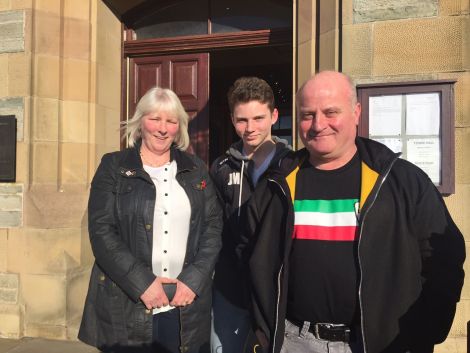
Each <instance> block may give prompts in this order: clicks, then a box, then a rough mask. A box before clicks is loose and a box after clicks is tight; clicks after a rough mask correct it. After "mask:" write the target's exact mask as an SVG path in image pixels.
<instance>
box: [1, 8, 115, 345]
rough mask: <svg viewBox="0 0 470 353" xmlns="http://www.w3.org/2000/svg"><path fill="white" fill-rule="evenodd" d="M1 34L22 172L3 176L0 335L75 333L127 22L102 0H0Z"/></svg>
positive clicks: (7, 101)
mask: <svg viewBox="0 0 470 353" xmlns="http://www.w3.org/2000/svg"><path fill="white" fill-rule="evenodd" d="M4 39H5V41H4ZM0 42H1V44H0V79H1V81H2V85H1V87H0V115H1V114H14V115H16V118H17V121H18V124H17V125H18V133H17V180H16V183H3V184H0V337H22V336H33V337H35V336H39V337H46V338H61V339H65V338H67V339H75V338H76V334H77V330H78V325H79V322H80V318H81V314H82V309H83V303H84V299H85V293H86V290H87V287H88V278H89V270H90V266H91V263H92V259H93V258H92V255H91V250H90V246H89V241H88V234H87V222H86V205H87V200H88V192H89V184H90V181H91V178H92V177H93V174H94V171H95V169H96V166H97V163H98V162H99V160H100V158H101V155H102V154H103V153H105V152H107V151H111V150H116V149H118V148H119V132H118V128H119V120H120V73H121V68H120V65H121V59H120V58H121V55H120V50H121V24H120V22H119V21H118V20H117V19H116V18H115V16H114V15H113V14H112V13H111V12H110V11H109V9H108V8H107V7H106V6H105V5H104V4H103V3H102V1H101V0H80V1H76V0H35V1H32V0H2V1H0Z"/></svg>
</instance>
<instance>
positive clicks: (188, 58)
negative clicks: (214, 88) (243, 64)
mask: <svg viewBox="0 0 470 353" xmlns="http://www.w3.org/2000/svg"><path fill="white" fill-rule="evenodd" d="M156 85H157V86H160V87H163V88H170V89H172V90H173V91H174V92H175V93H176V94H177V95H178V97H179V98H180V100H181V103H182V104H183V107H184V108H185V110H186V111H187V112H188V114H189V116H190V123H189V134H190V137H191V146H190V148H189V151H190V152H192V153H195V154H196V155H198V156H199V157H200V158H201V159H203V160H204V161H206V163H208V161H209V109H208V100H209V54H208V53H197V54H183V55H164V56H155V57H144V58H134V59H132V60H131V75H130V82H129V86H130V92H129V93H130V99H129V117H131V116H132V115H133V114H134V111H135V106H136V104H137V102H138V101H139V99H140V98H141V97H142V96H143V95H144V94H145V92H147V90H148V89H150V88H151V87H153V86H156Z"/></svg>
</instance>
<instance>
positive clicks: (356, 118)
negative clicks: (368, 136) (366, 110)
mask: <svg viewBox="0 0 470 353" xmlns="http://www.w3.org/2000/svg"><path fill="white" fill-rule="evenodd" d="M361 111H362V107H361V103H356V105H355V106H354V111H353V115H354V123H355V124H356V126H359V119H360V117H361Z"/></svg>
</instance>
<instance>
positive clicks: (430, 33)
mask: <svg viewBox="0 0 470 353" xmlns="http://www.w3.org/2000/svg"><path fill="white" fill-rule="evenodd" d="M463 24H464V19H463V18H459V17H444V18H432V19H420V20H413V21H390V22H383V23H376V24H375V25H374V34H373V45H374V47H373V57H374V63H373V75H374V76H385V75H399V74H417V73H426V72H449V71H459V70H462V68H463V53H462V43H463V29H464V26H463ZM436 38H439V40H436Z"/></svg>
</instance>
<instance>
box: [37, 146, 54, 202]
mask: <svg viewBox="0 0 470 353" xmlns="http://www.w3.org/2000/svg"><path fill="white" fill-rule="evenodd" d="M57 160H58V143H57V142H36V143H34V144H33V154H32V161H33V170H32V171H31V173H32V179H33V182H34V183H35V184H54V185H57V168H58V163H57ZM46 209H47V208H46Z"/></svg>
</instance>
